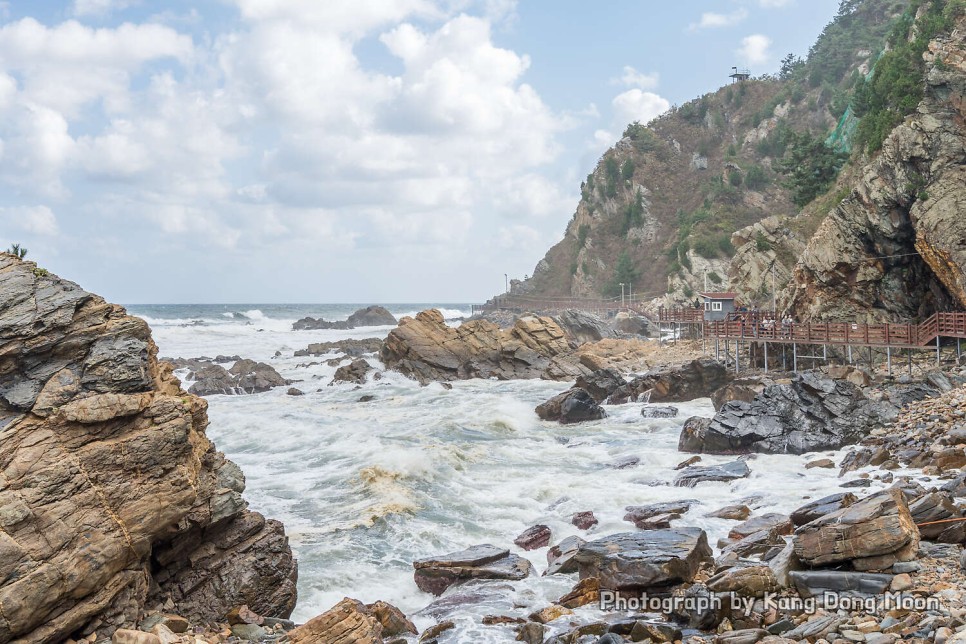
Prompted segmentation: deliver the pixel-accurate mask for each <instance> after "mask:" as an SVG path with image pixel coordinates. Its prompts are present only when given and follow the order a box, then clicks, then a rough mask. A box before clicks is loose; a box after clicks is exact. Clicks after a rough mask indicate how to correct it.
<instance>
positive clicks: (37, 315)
mask: <svg viewBox="0 0 966 644" xmlns="http://www.w3.org/2000/svg"><path fill="white" fill-rule="evenodd" d="M156 356H157V348H156V347H155V345H154V342H153V341H152V339H151V334H150V331H149V329H148V326H147V324H146V323H145V322H144V321H143V320H141V319H139V318H135V317H131V316H128V315H127V314H126V313H125V311H124V309H123V308H121V307H119V306H116V305H113V304H108V303H107V302H105V301H104V300H103V299H101V298H100V297H97V296H95V295H92V294H90V293H87V292H86V291H84V290H82V289H81V288H80V287H78V286H77V285H76V284H73V283H71V282H67V281H66V280H62V279H60V278H58V277H56V276H54V275H52V274H49V273H47V272H39V271H35V270H34V265H33V264H30V263H27V262H22V261H19V260H17V259H14V258H13V257H12V256H9V255H0V417H4V416H6V418H5V420H0V425H3V432H4V439H3V440H2V441H0V462H2V463H5V464H7V465H8V466H7V467H6V469H5V470H4V486H3V489H2V490H0V508H2V509H3V515H4V519H3V531H2V532H0V552H2V553H4V554H0V605H2V607H3V608H2V611H3V620H2V621H0V640H2V641H8V640H11V639H22V640H27V641H62V640H65V639H67V638H68V637H69V636H70V635H72V634H73V633H75V632H81V631H84V629H87V628H90V629H91V630H94V629H96V630H97V632H98V635H99V637H101V638H108V637H110V636H111V634H112V633H113V632H115V631H116V630H117V629H118V628H121V627H125V628H129V629H133V628H134V627H135V626H136V620H137V619H138V618H139V616H140V615H141V614H142V613H143V611H144V609H145V606H146V605H153V604H159V603H161V602H160V601H159V598H160V597H162V596H163V597H165V598H170V602H171V604H169V606H170V610H172V611H174V612H177V613H178V614H180V615H183V616H184V617H186V618H189V619H192V620H193V621H197V622H199V623H200V622H203V621H207V620H214V619H220V618H221V617H222V616H223V615H224V614H225V613H226V612H227V611H228V610H229V609H230V608H232V607H233V606H236V605H239V604H243V603H248V604H249V605H250V606H251V607H252V609H253V610H256V611H257V612H258V613H260V614H263V615H273V616H281V617H287V616H288V614H289V613H291V611H292V609H293V607H294V605H295V597H296V590H295V576H296V567H295V561H294V560H293V558H292V553H291V550H290V549H289V547H288V543H287V540H286V538H285V535H284V532H283V530H282V526H281V524H279V523H278V522H275V521H266V520H265V519H264V518H263V517H262V516H261V515H259V514H256V513H254V512H250V511H248V510H247V509H246V504H245V501H244V500H243V499H242V497H241V492H242V491H243V490H244V477H243V476H242V474H241V471H240V470H239V469H238V467H237V466H235V465H234V464H233V463H231V462H230V461H227V460H226V459H225V458H224V456H223V455H222V454H220V453H219V452H217V451H216V450H215V448H214V446H213V445H212V443H211V442H210V441H209V440H208V439H207V437H206V436H205V433H204V430H205V427H206V426H207V424H208V419H207V413H206V410H207V404H206V402H205V401H204V400H203V399H201V398H198V397H195V396H193V395H190V394H188V393H186V392H184V391H183V390H182V389H181V387H180V383H179V382H178V380H177V379H176V378H174V376H173V375H172V366H171V365H170V364H167V363H159V362H158V360H157V357H156ZM24 412H30V413H29V414H25V413H24ZM18 464H19V465H18ZM28 465H29V466H28ZM185 571H190V572H185Z"/></svg>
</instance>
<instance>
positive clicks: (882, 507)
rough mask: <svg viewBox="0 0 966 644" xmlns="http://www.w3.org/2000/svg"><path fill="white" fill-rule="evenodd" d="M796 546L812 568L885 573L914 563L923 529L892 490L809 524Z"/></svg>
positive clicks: (797, 532)
mask: <svg viewBox="0 0 966 644" xmlns="http://www.w3.org/2000/svg"><path fill="white" fill-rule="evenodd" d="M793 543H794V545H795V555H796V556H797V557H798V558H799V560H801V561H802V563H804V564H806V565H809V566H813V567H814V566H827V565H830V564H837V563H842V562H851V564H852V566H853V567H854V568H855V569H856V570H874V569H885V568H888V567H889V566H891V565H892V564H893V563H895V562H897V561H911V560H913V559H915V558H916V553H917V552H918V550H919V529H918V528H917V527H916V524H915V521H914V520H913V518H912V515H910V514H909V508H908V506H907V505H906V501H905V498H904V496H903V494H902V491H901V490H899V489H897V488H891V489H889V490H886V491H884V492H880V493H878V494H873V495H872V496H869V497H867V498H865V499H862V500H861V501H858V502H857V503H853V504H852V505H850V506H848V507H846V508H842V509H841V510H836V511H835V512H832V513H830V514H826V515H825V516H822V517H819V518H818V519H815V520H814V521H812V522H810V523H806V524H805V525H803V526H801V527H799V528H798V529H797V530H795V537H794V541H793Z"/></svg>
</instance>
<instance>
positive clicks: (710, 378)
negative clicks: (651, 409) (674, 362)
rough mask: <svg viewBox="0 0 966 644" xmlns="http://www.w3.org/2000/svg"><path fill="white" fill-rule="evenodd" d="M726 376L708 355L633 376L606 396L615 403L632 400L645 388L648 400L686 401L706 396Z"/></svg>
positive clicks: (725, 371) (717, 386) (725, 378)
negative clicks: (648, 392)
mask: <svg viewBox="0 0 966 644" xmlns="http://www.w3.org/2000/svg"><path fill="white" fill-rule="evenodd" d="M729 378H730V374H729V373H728V370H727V369H725V366H724V365H723V364H721V363H720V362H717V361H715V360H711V359H710V358H701V359H699V360H693V361H691V362H689V363H687V364H684V365H679V366H677V367H669V368H664V369H657V370H653V371H649V372H647V373H646V374H644V375H643V376H639V377H637V378H634V380H632V381H630V382H629V383H627V384H626V385H624V386H622V387H620V388H618V389H617V390H616V391H615V392H614V393H612V394H611V395H610V397H609V398H608V399H607V402H608V403H610V404H612V405H619V404H622V403H626V402H634V401H636V400H638V398H639V397H640V396H641V395H643V394H644V392H646V391H649V390H650V391H651V393H650V401H651V402H687V401H689V400H694V399H695V398H706V397H708V396H710V395H711V394H712V392H714V391H715V390H717V389H719V388H720V387H722V386H724V384H725V383H726V382H727V381H728V379H729Z"/></svg>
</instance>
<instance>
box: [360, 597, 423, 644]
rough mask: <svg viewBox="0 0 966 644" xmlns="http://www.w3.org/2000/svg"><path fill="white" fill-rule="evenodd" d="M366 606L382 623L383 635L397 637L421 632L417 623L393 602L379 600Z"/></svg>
mask: <svg viewBox="0 0 966 644" xmlns="http://www.w3.org/2000/svg"><path fill="white" fill-rule="evenodd" d="M366 608H368V609H369V612H371V613H372V615H373V616H374V617H375V618H376V620H377V621H378V622H379V623H380V624H382V636H383V637H396V636H399V635H407V634H411V635H416V634H417V633H418V632H419V631H418V630H416V626H415V624H413V623H412V622H411V621H409V618H408V617H406V615H405V613H403V612H402V611H401V610H399V609H398V608H396V607H395V606H393V605H392V604H389V603H386V602H383V601H378V602H376V603H374V604H369V605H368V606H366Z"/></svg>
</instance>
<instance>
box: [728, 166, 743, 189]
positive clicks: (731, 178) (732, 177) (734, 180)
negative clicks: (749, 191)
mask: <svg viewBox="0 0 966 644" xmlns="http://www.w3.org/2000/svg"><path fill="white" fill-rule="evenodd" d="M742 181H744V179H742V177H741V171H739V170H735V169H734V168H731V169H730V170H728V183H730V184H731V185H733V186H734V187H735V188H737V187H738V186H740V185H741V183H742Z"/></svg>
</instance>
